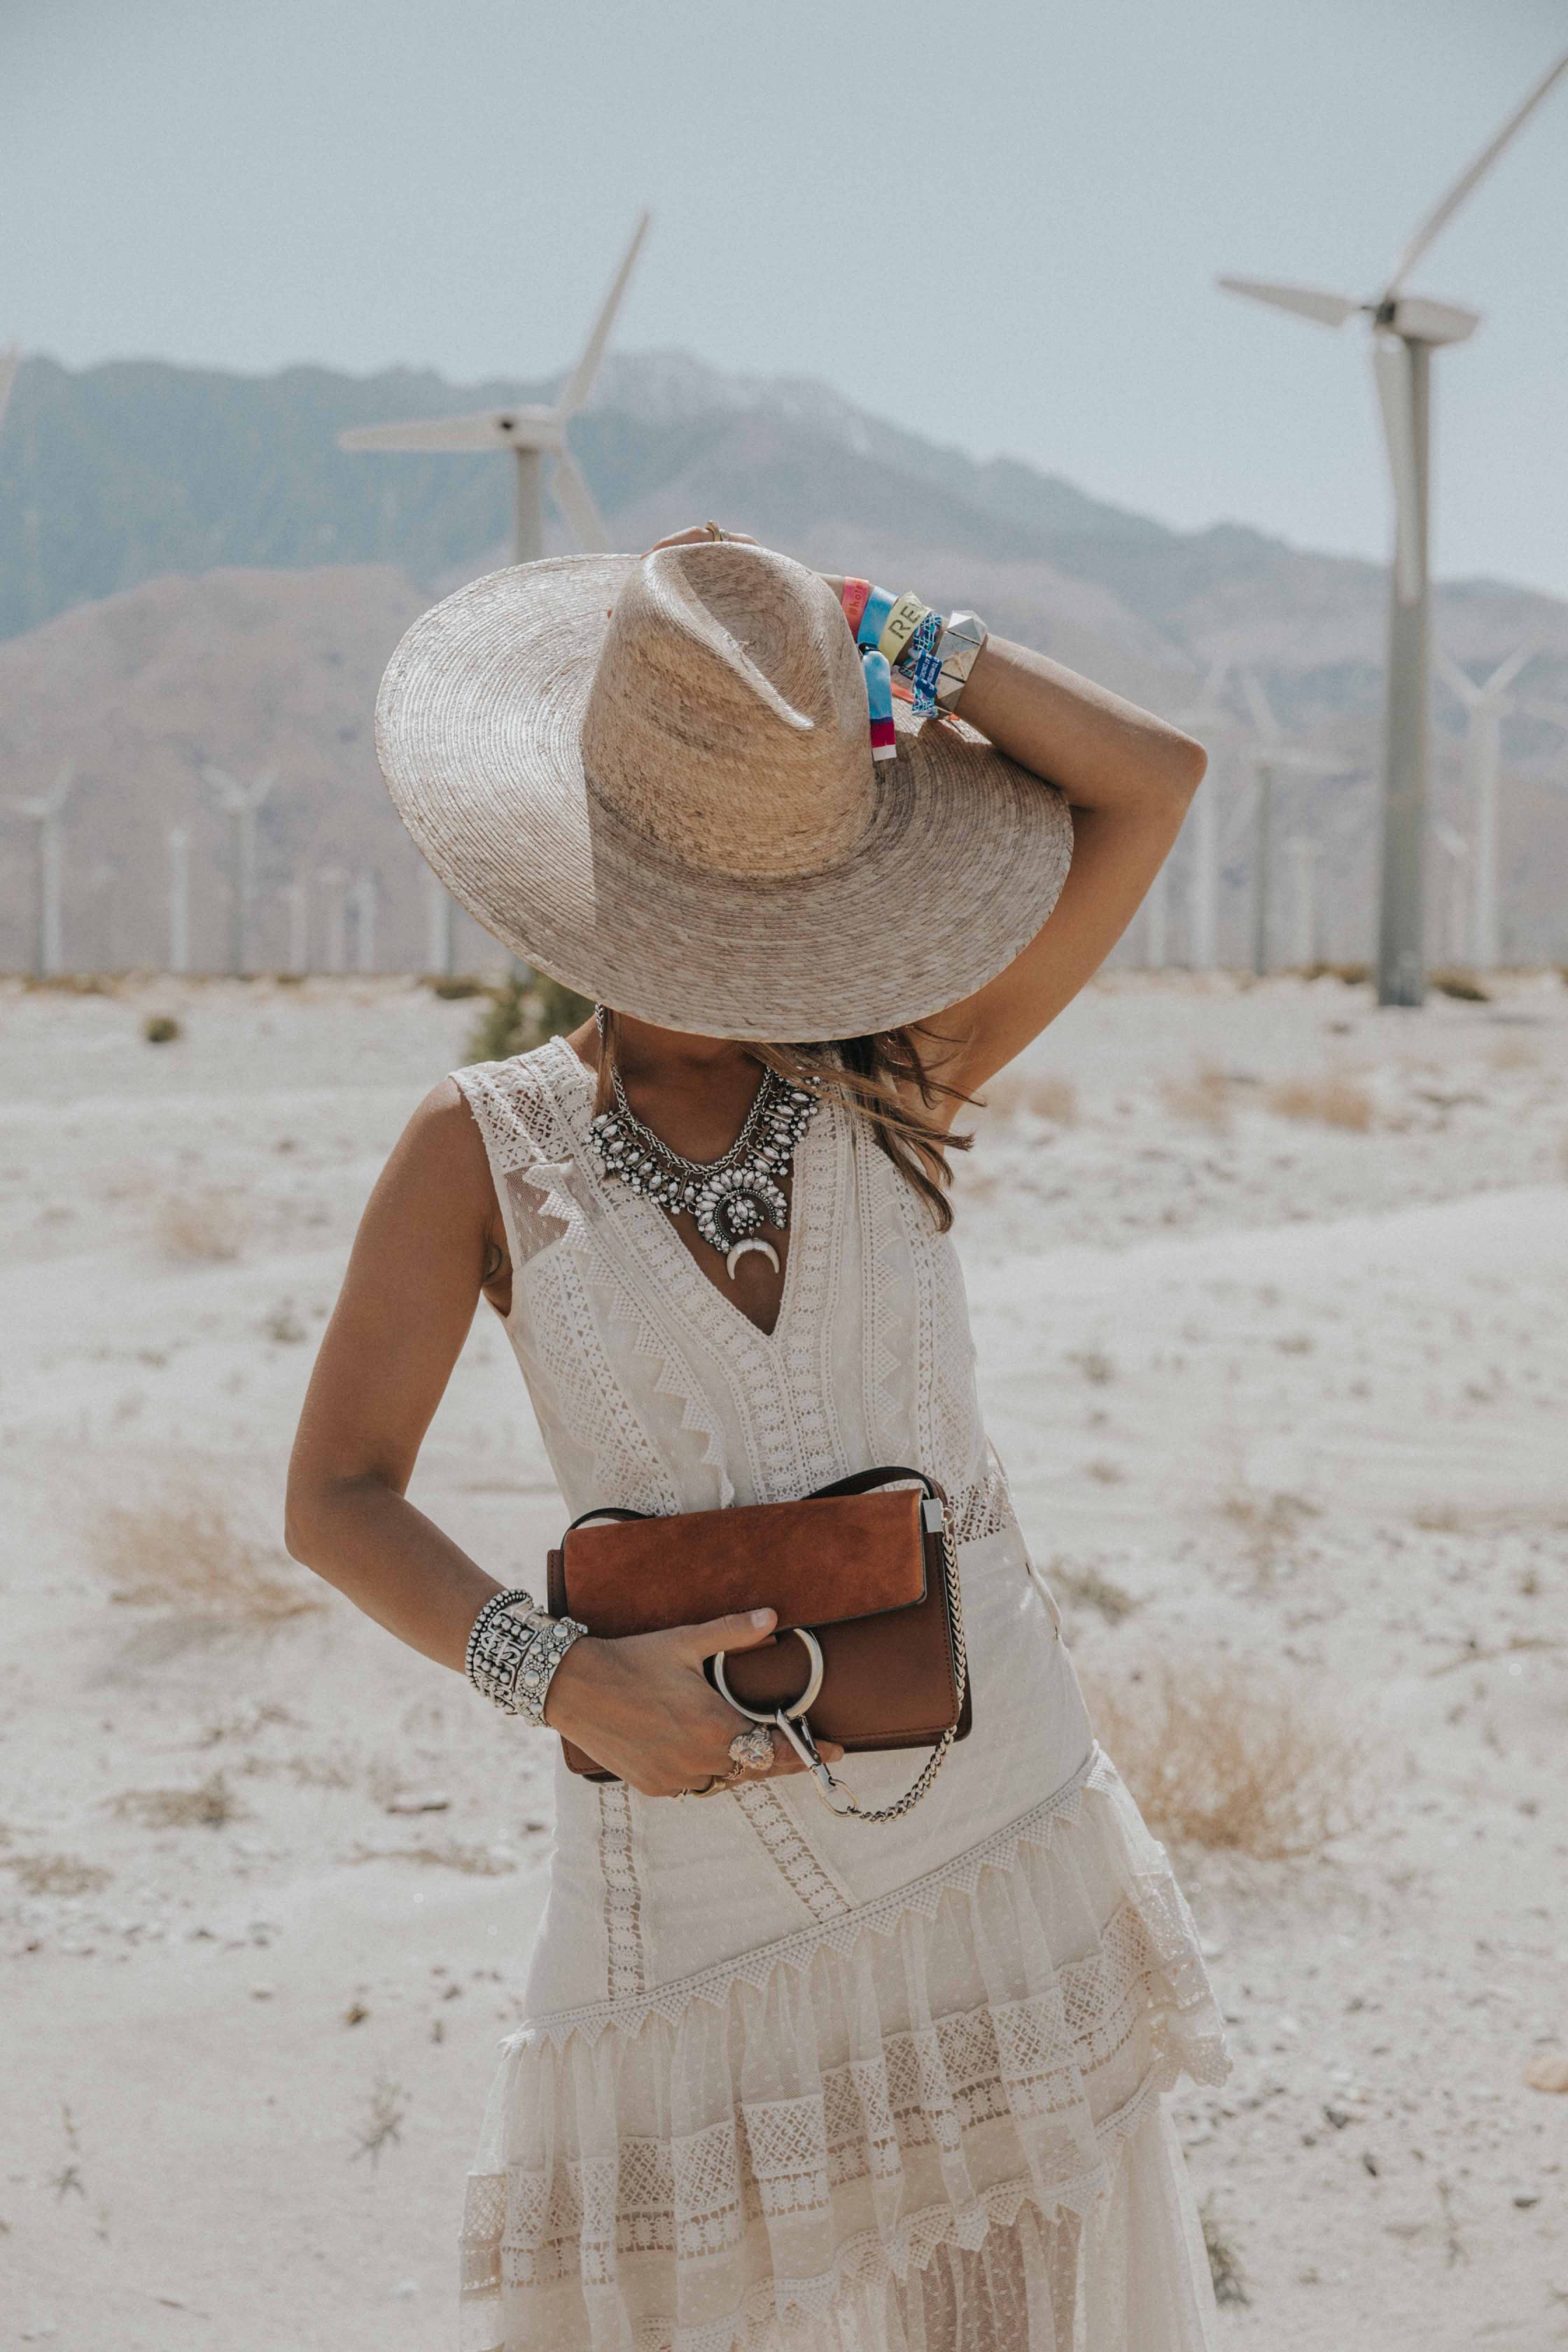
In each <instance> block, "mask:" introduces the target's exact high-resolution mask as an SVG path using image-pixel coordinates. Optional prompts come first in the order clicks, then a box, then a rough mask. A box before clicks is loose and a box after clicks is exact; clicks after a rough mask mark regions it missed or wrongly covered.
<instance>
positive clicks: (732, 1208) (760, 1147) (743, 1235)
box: [589, 1004, 818, 1282]
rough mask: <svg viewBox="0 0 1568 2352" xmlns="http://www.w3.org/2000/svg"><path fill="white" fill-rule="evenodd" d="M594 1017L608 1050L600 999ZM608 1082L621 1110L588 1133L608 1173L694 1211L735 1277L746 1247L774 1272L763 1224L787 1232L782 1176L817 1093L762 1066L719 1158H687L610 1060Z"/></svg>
mask: <svg viewBox="0 0 1568 2352" xmlns="http://www.w3.org/2000/svg"><path fill="white" fill-rule="evenodd" d="M594 1018H595V1021H596V1022H597V1023H598V1025H599V1051H600V1053H601V1054H607V1053H608V1052H609V1045H608V1041H607V1038H606V1035H605V1008H604V1006H603V1005H602V1004H600V1005H596V1006H595V1011H594ZM610 1084H611V1086H612V1087H613V1088H614V1090H615V1104H616V1107H615V1108H614V1110H604V1111H601V1112H600V1113H599V1116H598V1118H596V1119H595V1121H594V1124H593V1126H592V1128H591V1129H590V1130H589V1132H590V1134H591V1135H592V1137H593V1139H594V1149H595V1151H596V1152H597V1154H598V1157H599V1164H600V1165H601V1167H602V1168H603V1169H604V1171H605V1175H606V1176H614V1177H617V1178H618V1179H619V1180H620V1181H621V1182H622V1183H623V1184H628V1185H630V1187H631V1189H632V1191H633V1192H646V1193H647V1197H648V1199H649V1200H650V1201H657V1202H658V1205H659V1207H660V1208H661V1209H663V1210H665V1211H666V1213H668V1215H670V1216H672V1217H678V1216H679V1214H680V1213H681V1211H682V1210H683V1209H685V1210H689V1212H690V1215H691V1221H692V1223H693V1224H695V1226H696V1227H697V1230H698V1232H699V1233H700V1234H701V1236H702V1238H703V1240H704V1241H705V1242H706V1243H707V1244H708V1246H709V1248H710V1249H713V1250H717V1251H718V1253H719V1255H720V1256H721V1258H722V1259H723V1261H724V1265H725V1269H726V1271H727V1272H728V1274H729V1276H730V1279H731V1282H733V1281H734V1279H735V1268H736V1267H737V1266H738V1265H740V1263H741V1260H742V1258H743V1257H744V1256H745V1255H746V1252H747V1251H748V1250H760V1251H761V1253H762V1255H763V1257H765V1258H767V1259H768V1260H769V1262H770V1263H771V1265H772V1266H773V1271H774V1273H775V1274H776V1273H777V1272H778V1265H779V1254H778V1252H777V1250H775V1249H774V1247H773V1244H772V1242H765V1241H763V1239H762V1236H761V1228H762V1227H763V1225H771V1226H772V1227H773V1230H774V1232H775V1233H781V1234H784V1233H787V1232H788V1231H789V1202H788V1201H787V1200H786V1199H785V1197H784V1181H783V1180H784V1177H786V1176H787V1175H788V1174H789V1171H790V1167H791V1164H792V1162H793V1161H794V1159H795V1145H796V1144H797V1143H798V1142H799V1141H800V1139H801V1137H802V1136H803V1135H804V1134H805V1130H806V1128H807V1126H808V1124H809V1123H810V1121H811V1119H812V1118H814V1117H815V1115H816V1109H817V1102H818V1098H817V1097H816V1095H815V1094H814V1093H812V1092H811V1091H810V1090H809V1088H807V1087H795V1086H791V1085H790V1084H789V1082H788V1080H787V1079H784V1078H781V1077H780V1076H778V1074H777V1072H776V1071H773V1070H766V1069H765V1070H764V1071H763V1082H762V1084H761V1086H760V1087H758V1088H757V1091H756V1097H755V1099H754V1100H753V1102H752V1108H751V1109H750V1110H749V1111H748V1112H747V1113H746V1123H745V1125H744V1126H743V1127H742V1129H741V1132H740V1134H739V1135H738V1136H737V1137H736V1138H735V1140H734V1142H733V1143H732V1144H731V1146H730V1149H729V1150H728V1151H726V1152H725V1153H724V1155H723V1157H722V1159H720V1160H688V1159H687V1158H686V1157H685V1156H684V1154H683V1153H681V1152H679V1151H676V1150H672V1149H671V1148H670V1146H669V1145H668V1143H666V1141H665V1140H664V1138H663V1137H662V1136H661V1135H656V1134H655V1133H654V1131H653V1129H652V1128H651V1127H649V1126H648V1125H647V1122H646V1120H643V1119H640V1118H638V1117H637V1113H636V1111H635V1110H633V1108H632V1107H631V1105H630V1103H629V1102H628V1101H627V1100H626V1087H624V1086H623V1085H622V1083H621V1074H620V1071H619V1070H618V1069H617V1068H616V1064H615V1061H614V1059H613V1058H612V1060H611V1063H610Z"/></svg>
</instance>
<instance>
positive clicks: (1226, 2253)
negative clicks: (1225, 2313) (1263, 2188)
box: [1198, 2196, 1252, 2307]
mask: <svg viewBox="0 0 1568 2352" xmlns="http://www.w3.org/2000/svg"><path fill="white" fill-rule="evenodd" d="M1198 2218H1199V2220H1200V2221H1202V2223H1203V2231H1204V2252H1205V2253H1206V2254H1207V2256H1208V2258H1209V2277H1210V2278H1211V2279H1212V2280H1213V2282H1214V2299H1215V2302H1216V2303H1217V2304H1220V2305H1231V2306H1232V2307H1234V2306H1235V2305H1237V2304H1246V2303H1250V2302H1251V2300H1252V2298H1251V2296H1250V2295H1249V2294H1247V2279H1246V2276H1245V2274H1244V2273H1243V2271H1242V2267H1241V2258H1240V2256H1239V2254H1238V2253H1237V2247H1236V2240H1235V2239H1234V2238H1233V2237H1232V2235H1231V2232H1230V2225H1229V2223H1228V2222H1227V2221H1224V2220H1223V2219H1222V2218H1221V2216H1220V2214H1219V2212H1218V2211H1217V2210H1216V2209H1215V2200H1214V2199H1213V2197H1212V2196H1211V2197H1205V2200H1204V2201H1203V2204H1202V2206H1201V2207H1200V2208H1199V2213H1198Z"/></svg>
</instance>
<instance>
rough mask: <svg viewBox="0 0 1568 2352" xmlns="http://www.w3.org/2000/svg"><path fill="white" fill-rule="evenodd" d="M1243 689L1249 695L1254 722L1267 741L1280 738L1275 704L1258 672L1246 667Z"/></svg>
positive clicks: (1242, 675)
mask: <svg viewBox="0 0 1568 2352" xmlns="http://www.w3.org/2000/svg"><path fill="white" fill-rule="evenodd" d="M1241 690H1242V692H1243V694H1244V695H1245V696H1246V697H1247V709H1248V710H1250V711H1251V713H1252V723H1253V725H1254V726H1255V727H1256V728H1257V730H1258V733H1259V734H1260V735H1261V736H1262V737H1263V739H1264V740H1265V742H1267V743H1277V742H1278V741H1279V720H1278V719H1276V718H1275V716H1274V706H1273V704H1272V703H1271V702H1270V701H1269V699H1268V696H1267V695H1266V694H1265V693H1264V691H1263V688H1262V685H1261V683H1260V682H1259V680H1258V677H1257V675H1256V673H1255V672H1254V671H1252V670H1249V669H1244V670H1243V671H1242V673H1241Z"/></svg>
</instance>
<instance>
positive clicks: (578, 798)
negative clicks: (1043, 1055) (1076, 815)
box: [376, 555, 1072, 1045]
mask: <svg viewBox="0 0 1568 2352" xmlns="http://www.w3.org/2000/svg"><path fill="white" fill-rule="evenodd" d="M641 561H642V559H641V558H640V557H639V556H632V555H587V556H567V557H563V558H561V559H559V560H555V561H549V562H541V563H531V564H527V565H522V566H517V567H513V568H510V569H509V570H507V571H504V572H492V573H491V574H490V575H489V577H488V578H487V579H483V580H478V581H475V582H473V583H471V584H470V585H469V586H468V587H466V588H463V589H461V590H459V591H458V593H457V594H456V595H454V596H449V597H447V599H446V600H445V601H444V602H443V603H441V604H437V605H435V606H433V607H432V609H431V610H430V611H429V612H427V613H426V614H423V615H422V616H421V618H420V619H419V620H417V621H416V622H415V624H414V625H413V627H412V628H411V629H410V630H409V631H408V633H407V635H405V637H404V639H403V641H402V643H401V645H400V646H398V648H397V650H396V652H395V654H394V656H393V657H392V661H391V663H390V664H389V666H388V667H387V671H386V675H385V677H384V679H383V681H382V688H381V693H380V696H379V698H378V700H377V705H376V750H377V754H378V756H379V758H380V761H381V765H382V771H383V773H384V776H385V778H386V782H387V785H388V788H389V790H390V792H391V794H392V798H393V801H394V803H395V805H396V808H397V811H398V814H399V815H400V816H401V817H402V819H403V821H404V823H405V825H406V826H407V828H408V830H409V832H410V834H411V835H413V837H414V840H415V842H416V844H417V845H418V847H419V849H420V851H421V852H422V854H423V855H424V856H425V858H426V861H427V862H428V864H429V865H430V866H432V868H433V869H434V871H435V872H436V874H437V876H438V877H439V878H440V880H441V881H442V882H443V883H444V884H445V885H446V887H447V889H448V890H449V891H450V892H451V894H452V896H453V897H454V898H456V899H457V900H458V903H459V904H460V905H461V906H463V907H466V908H468V912H469V913H470V914H471V915H472V916H473V917H474V918H475V919H476V920H477V921H478V922H479V923H480V924H481V925H482V926H483V928H484V929H486V930H487V931H489V933H490V934H491V936H492V937H493V938H495V939H496V940H500V942H501V944H502V945H503V946H505V947H507V948H509V949H510V950H512V951H513V952H514V953H515V954H517V955H519V956H521V958H523V960H524V961H527V962H529V963H532V964H535V965H537V966H539V968H540V969H541V970H542V971H546V972H548V973H550V974H551V976H552V978H554V979H556V980H558V981H562V982H564V983H565V984H566V985H567V986H568V987H570V988H574V989H576V990H578V991H579V992H581V993H582V994H583V995H584V996H589V997H592V998H595V1000H597V1001H598V1002H600V1003H605V1004H609V1005H613V1006H615V1007H616V1009H617V1010H618V1011H621V1012H625V1013H635V1014H637V1016H639V1017H640V1018H641V1019H643V1020H645V1021H651V1022H655V1023H658V1024H659V1025H661V1026H663V1027H666V1028H671V1029H683V1030H689V1031H695V1032H697V1033H699V1034H703V1035H708V1036H718V1037H751V1038H761V1039H765V1040H771V1041H775V1042H789V1043H797V1044H803V1045H804V1044H811V1043H816V1042H819V1041H821V1040H824V1039H827V1038H832V1037H846V1036H857V1035H861V1034H868V1033H870V1032H874V1031H879V1030H884V1029H892V1028H897V1027H899V1026H900V1025H901V1024H904V1023H907V1022H911V1021H918V1020H921V1019H923V1018H925V1017H926V1016H927V1015H929V1014H931V1013H936V1012H940V1011H941V1010H942V1008H943V1007H944V1006H946V1005H948V1004H951V1003H956V1002H957V1001H958V1000H959V999H960V998H962V997H964V996H967V995H969V994H970V993H971V992H973V990H975V989H977V988H980V987H982V986H984V983H985V982H987V981H988V980H991V979H994V977H995V975H996V973H997V972H999V971H1001V970H1002V969H1003V967H1004V966H1005V964H1007V963H1009V962H1011V961H1012V959H1013V958H1014V956H1015V955H1016V954H1017V953H1018V951H1019V950H1021V949H1022V948H1024V947H1025V946H1026V945H1027V943H1028V941H1029V940H1031V939H1033V937H1034V936H1035V934H1036V932H1037V930H1038V929H1039V928H1040V926H1041V924H1042V923H1043V922H1044V921H1045V919H1046V918H1047V915H1048V914H1049V913H1050V911H1051V908H1053V906H1054V905H1055V904H1056V901H1057V898H1058V894H1059V892H1060V890H1061V887H1062V883H1063V881H1064V880H1065V879H1066V876H1067V870H1068V858H1069V856H1070V854H1071V848H1072V829H1071V824H1070V821H1069V819H1068V814H1067V809H1066V805H1065V803H1064V802H1063V800H1062V797H1061V795H1060V793H1058V792H1056V791H1055V790H1054V789H1053V788H1052V787H1051V786H1049V785H1046V784H1042V783H1041V782H1040V781H1039V779H1038V778H1037V777H1035V776H1032V775H1030V774H1028V773H1027V772H1026V771H1025V770H1023V769H1021V768H1018V767H1016V766H1015V765H1014V764H1013V763H1012V762H1011V761H1007V760H1005V759H1004V758H1002V757H1001V755H1000V754H999V753H997V752H996V751H993V750H992V749H991V747H990V746H989V745H988V744H986V743H984V741H983V740H982V739H981V738H980V737H978V736H977V735H975V734H974V733H973V730H970V729H967V728H961V727H957V726H954V725H952V724H951V723H950V724H947V725H942V726H937V725H929V724H928V725H927V726H926V727H924V728H917V726H916V724H915V722H913V721H912V720H911V719H910V715H909V711H908V708H907V706H905V705H903V704H897V705H895V718H896V720H897V724H898V757H897V759H896V760H891V761H879V762H878V763H877V766H876V782H877V788H878V789H877V804H876V810H875V814H874V816H873V819H872V822H871V824H870V826H869V829H868V832H867V834H866V835H865V837H864V838H863V839H862V840H861V842H860V843H859V844H858V847H857V848H856V850H855V852H854V855H853V856H851V857H850V858H848V859H847V861H845V862H844V863H842V864H840V865H838V866H833V867H830V868H828V869H827V870H826V871H823V872H819V873H815V874H810V875H799V876H789V877H782V878H780V877H767V878H752V877H748V878H744V879H737V878H735V877H731V876H730V875H724V874H715V873H711V872H709V871H705V870H703V869H702V868H700V867H699V866H693V865H691V864H689V863H687V862H685V861H683V860H682V859H680V858H678V857H676V856H672V855H671V854H670V853H669V852H668V850H667V849H665V848H663V847H662V846H661V845H659V844H658V843H656V842H653V841H651V840H649V839H647V837H646V836H644V835H641V834H639V833H637V832H635V831H633V830H632V829H631V828H630V827H629V826H628V825H627V824H626V823H625V821H624V820H623V819H622V818H620V817H619V816H618V815H617V814H616V812H615V811H614V810H612V809H611V808H609V807H608V806H607V805H606V804H605V803H604V802H602V801H600V800H598V799H596V798H595V795H594V794H593V793H591V791H590V789H589V786H588V783H587V781H586V778H585V776H584V765H583V756H582V740H581V739H582V722H583V714H584V707H585V704H586V702H587V698H588V692H589V688H590V685H591V682H592V680H593V677H594V671H595V664H596V663H597V660H598V656H599V649H600V646H601V645H602V644H603V641H604V637H605V627H606V623H607V619H608V614H609V612H610V609H611V608H612V607H613V606H614V604H616V599H617V597H618V596H619V594H620V593H621V590H622V588H623V586H624V585H625V584H626V581H627V579H628V578H629V576H630V575H631V573H632V572H634V571H635V570H636V568H637V565H638V564H639V563H640V562H641Z"/></svg>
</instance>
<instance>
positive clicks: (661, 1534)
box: [551, 1487, 926, 1640]
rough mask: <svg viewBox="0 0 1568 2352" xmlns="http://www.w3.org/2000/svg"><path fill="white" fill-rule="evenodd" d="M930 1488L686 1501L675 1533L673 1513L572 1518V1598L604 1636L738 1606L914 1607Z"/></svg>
mask: <svg viewBox="0 0 1568 2352" xmlns="http://www.w3.org/2000/svg"><path fill="white" fill-rule="evenodd" d="M924 1500H925V1496H924V1495H923V1494H922V1493H921V1490H920V1489H919V1488H918V1487H894V1488H883V1489H880V1490H879V1491H878V1492H876V1493H873V1494H869V1495H836V1496H823V1497H821V1498H820V1499H808V1500H807V1501H805V1502H800V1503H769V1504H764V1505H761V1506H753V1507H749V1508H747V1509H744V1510H730V1511H689V1512H683V1513H682V1514H681V1517H680V1523H679V1533H678V1534H677V1533H674V1532H672V1530H671V1526H670V1523H669V1522H668V1520H666V1519H620V1520H616V1519H610V1520H604V1521H600V1522H598V1523H597V1524H595V1525H592V1526H589V1527H584V1528H573V1529H572V1530H571V1532H570V1534H569V1535H568V1536H567V1538H566V1540H565V1545H564V1548H563V1556H562V1559H561V1570H562V1573H561V1581H562V1584H563V1588H564V1596H563V1597H564V1601H565V1606H566V1609H567V1610H568V1611H569V1612H570V1613H571V1615H573V1616H574V1617H577V1618H580V1619H581V1620H582V1622H583V1623H584V1625H586V1626H587V1627H588V1630H589V1631H590V1633H598V1634H601V1635H603V1636H604V1637H605V1639H607V1640H617V1639H619V1638H620V1637H621V1636H622V1635H624V1634H627V1633H653V1632H657V1631H658V1629H659V1628H661V1627H663V1626H667V1625H696V1624H700V1623H701V1622H703V1621H704V1620H705V1619H707V1618H710V1617H724V1616H728V1615H729V1614H730V1613H731V1612H732V1611H734V1610H740V1609H775V1610H777V1612H778V1620H779V1624H780V1626H781V1628H783V1627H787V1626H791V1625H837V1624H842V1623H844V1622H846V1621H847V1619H849V1618H853V1617H872V1616H877V1615H879V1614H880V1613H881V1612H882V1611H884V1610H888V1609H910V1608H912V1607H914V1605H915V1604H916V1603H917V1602H918V1601H921V1600H923V1599H924V1597H925V1591H926V1573H925V1546H924V1543H923V1542H922V1540H921V1538H922V1528H921V1504H922V1503H923V1502H924ZM552 1564H553V1563H552ZM551 1605H552V1608H553V1607H554V1606H555V1603H554V1601H553V1598H552V1604H551Z"/></svg>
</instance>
